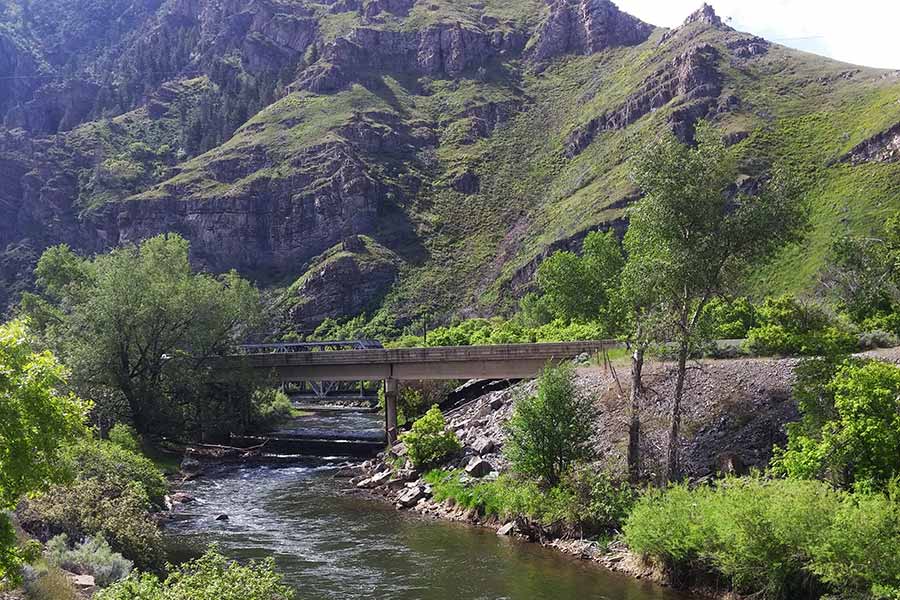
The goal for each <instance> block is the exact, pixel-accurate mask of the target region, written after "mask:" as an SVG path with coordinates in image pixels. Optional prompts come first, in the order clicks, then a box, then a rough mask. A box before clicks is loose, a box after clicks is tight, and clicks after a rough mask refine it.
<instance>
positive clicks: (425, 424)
mask: <svg viewBox="0 0 900 600" xmlns="http://www.w3.org/2000/svg"><path fill="white" fill-rule="evenodd" d="M446 426H447V424H446V422H445V421H444V415H443V414H442V413H441V409H440V408H438V407H437V405H435V406H432V407H431V408H430V409H428V412H427V413H425V415H424V416H423V417H422V418H421V419H419V420H418V421H416V422H415V423H413V426H412V430H411V431H409V432H407V433H404V434H403V435H402V436H401V440H402V441H403V443H404V444H406V450H407V455H408V456H409V460H411V461H412V463H413V465H415V466H416V468H424V467H428V466H433V465H436V464H438V463H440V462H441V461H442V460H443V459H445V458H446V457H448V456H449V455H451V454H454V453H455V452H459V450H460V449H461V448H462V446H461V445H460V443H459V440H458V439H457V437H456V433H454V432H452V431H447V430H446Z"/></svg>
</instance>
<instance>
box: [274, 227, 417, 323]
mask: <svg viewBox="0 0 900 600" xmlns="http://www.w3.org/2000/svg"><path fill="white" fill-rule="evenodd" d="M400 262H401V259H400V258H399V257H398V256H397V255H395V254H394V253H393V252H391V251H390V250H388V249H386V248H384V247H382V246H379V245H378V244H377V243H375V242H374V241H373V240H371V239H366V238H362V237H360V236H351V237H349V238H347V239H346V240H344V241H343V242H342V243H341V244H339V245H338V246H336V247H334V248H332V249H331V250H329V251H328V252H326V253H325V254H323V255H322V256H321V257H319V258H318V259H316V260H315V261H313V264H312V265H311V266H310V268H309V270H308V271H307V272H306V274H305V275H304V276H303V277H302V278H300V280H299V281H298V282H297V284H296V285H295V287H294V288H292V290H291V292H290V293H291V295H292V296H293V298H292V299H289V302H291V303H292V305H293V306H292V308H291V309H290V311H289V316H290V318H291V321H292V322H293V323H294V325H295V326H296V328H297V329H298V330H301V331H313V330H315V328H316V327H318V326H319V325H320V324H321V323H322V322H323V321H325V320H326V319H329V318H331V319H339V318H341V317H343V316H345V315H357V314H360V313H363V312H366V311H367V310H369V309H371V308H373V306H375V305H376V304H377V302H378V301H380V300H381V298H382V297H384V295H385V294H386V293H387V292H388V290H390V288H391V286H392V285H393V284H394V281H395V279H396V277H397V273H398V271H399V266H400Z"/></svg>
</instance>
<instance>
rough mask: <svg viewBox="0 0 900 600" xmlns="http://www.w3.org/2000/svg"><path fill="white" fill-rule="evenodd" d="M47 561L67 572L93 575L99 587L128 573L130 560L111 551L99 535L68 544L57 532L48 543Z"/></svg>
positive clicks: (64, 537) (66, 539) (66, 538)
mask: <svg viewBox="0 0 900 600" xmlns="http://www.w3.org/2000/svg"><path fill="white" fill-rule="evenodd" d="M44 557H45V559H46V560H47V564H49V565H50V566H53V567H61V568H63V569H65V570H66V571H69V572H70V573H81V574H85V575H92V576H93V577H94V581H95V583H96V584H97V585H99V586H100V587H106V586H108V585H110V584H112V583H114V582H116V581H119V580H120V579H124V578H125V577H127V576H128V574H129V573H131V561H130V560H127V559H125V558H124V557H123V556H122V555H121V554H119V553H118V552H113V550H112V548H110V547H109V544H107V543H106V540H104V539H103V538H102V537H98V538H94V539H87V540H85V541H83V542H80V543H77V544H75V545H74V546H73V547H69V538H68V536H67V535H66V534H64V533H63V534H60V535H58V536H56V537H54V538H51V539H50V540H49V541H48V542H47V548H46V550H45V551H44Z"/></svg>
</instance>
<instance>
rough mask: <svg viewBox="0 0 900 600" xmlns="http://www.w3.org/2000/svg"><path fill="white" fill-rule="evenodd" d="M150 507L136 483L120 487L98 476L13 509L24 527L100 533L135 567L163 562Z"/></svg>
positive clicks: (55, 489)
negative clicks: (17, 512) (18, 509)
mask: <svg viewBox="0 0 900 600" xmlns="http://www.w3.org/2000/svg"><path fill="white" fill-rule="evenodd" d="M151 507H152V505H151V504H150V501H149V500H148V498H147V494H146V492H145V491H144V489H143V488H142V487H141V486H140V485H139V484H137V483H132V484H129V485H128V486H126V487H125V488H118V487H116V486H115V485H114V484H112V483H109V482H105V481H100V480H98V479H83V480H78V481H76V482H75V483H74V484H72V485H71V486H63V485H57V486H54V487H53V488H51V489H50V490H49V491H48V492H47V493H45V494H42V495H41V496H39V497H37V498H34V499H31V500H29V501H28V503H27V504H26V506H25V507H24V508H23V509H21V510H20V511H19V519H20V521H21V523H22V527H23V528H25V530H26V531H29V532H34V533H39V532H42V531H49V532H50V533H51V534H60V533H64V534H66V535H67V536H69V538H70V539H82V538H84V537H85V536H91V537H98V536H100V537H103V538H104V539H106V540H107V541H108V542H109V544H110V546H111V547H112V549H113V550H115V551H116V552H119V553H121V554H122V555H123V556H125V558H127V559H129V560H131V561H132V562H134V564H135V566H137V567H139V568H141V569H159V568H160V567H161V566H162V565H163V563H164V551H163V539H162V534H161V533H160V530H159V527H158V526H157V524H156V522H155V521H154V519H153V517H152V515H151V514H150V509H151Z"/></svg>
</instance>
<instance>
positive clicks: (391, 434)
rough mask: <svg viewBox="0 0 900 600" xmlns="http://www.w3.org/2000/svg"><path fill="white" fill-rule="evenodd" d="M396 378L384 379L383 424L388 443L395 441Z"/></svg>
mask: <svg viewBox="0 0 900 600" xmlns="http://www.w3.org/2000/svg"><path fill="white" fill-rule="evenodd" d="M397 390H398V385H397V380H396V379H394V378H392V377H389V378H387V379H385V380H384V425H385V431H386V432H387V439H388V443H389V444H394V443H396V442H397V437H398V432H399V430H398V427H397V393H398V392H397Z"/></svg>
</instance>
